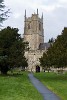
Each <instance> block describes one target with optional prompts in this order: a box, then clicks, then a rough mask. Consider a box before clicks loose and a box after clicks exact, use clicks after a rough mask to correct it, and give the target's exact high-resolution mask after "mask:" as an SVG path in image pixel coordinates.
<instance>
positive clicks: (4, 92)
mask: <svg viewBox="0 0 67 100" xmlns="http://www.w3.org/2000/svg"><path fill="white" fill-rule="evenodd" d="M0 100H43V99H42V97H41V95H40V94H39V93H38V91H37V90H36V89H35V88H34V87H33V85H32V84H31V83H30V81H29V78H28V76H27V73H25V72H23V74H21V75H16V74H15V75H8V76H2V75H0Z"/></svg>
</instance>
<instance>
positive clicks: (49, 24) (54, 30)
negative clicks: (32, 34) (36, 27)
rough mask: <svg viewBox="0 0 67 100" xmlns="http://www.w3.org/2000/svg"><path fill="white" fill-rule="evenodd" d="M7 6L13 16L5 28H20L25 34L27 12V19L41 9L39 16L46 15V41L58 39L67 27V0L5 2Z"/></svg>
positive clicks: (7, 0) (6, 0)
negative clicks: (25, 15) (52, 38)
mask: <svg viewBox="0 0 67 100" xmlns="http://www.w3.org/2000/svg"><path fill="white" fill-rule="evenodd" d="M4 1H5V5H6V6H7V7H8V8H11V12H12V13H11V15H10V17H9V19H8V20H7V21H5V22H4V26H7V25H9V26H12V27H17V28H19V30H20V31H19V32H20V33H21V34H23V32H24V13H25V9H26V10H27V17H30V16H31V14H32V13H34V12H36V10H37V8H38V9H39V15H41V14H42V12H43V15H44V34H45V41H48V39H49V38H51V37H56V36H57V35H58V34H60V33H61V31H62V29H63V28H64V26H67V0H4Z"/></svg>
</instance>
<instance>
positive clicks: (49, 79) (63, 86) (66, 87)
mask: <svg viewBox="0 0 67 100" xmlns="http://www.w3.org/2000/svg"><path fill="white" fill-rule="evenodd" d="M34 75H35V76H36V77H37V78H38V79H39V80H40V81H41V82H42V83H43V84H44V85H45V86H47V87H48V88H49V89H50V90H52V91H53V92H54V93H56V94H57V95H58V96H60V97H61V99H62V100H67V74H65V75H62V74H60V75H58V74H56V73H45V72H41V73H35V74H34Z"/></svg>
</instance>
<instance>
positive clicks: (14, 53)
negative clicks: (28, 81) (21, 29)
mask: <svg viewBox="0 0 67 100" xmlns="http://www.w3.org/2000/svg"><path fill="white" fill-rule="evenodd" d="M27 46H28V43H25V42H24V41H23V39H22V38H21V35H20V34H18V29H17V28H11V27H7V28H5V29H3V30H1V31H0V69H1V73H3V74H6V73H7V71H8V70H10V69H11V68H14V67H20V66H22V67H27V66H28V64H27V60H26V58H25V56H24V53H25V49H26V48H27Z"/></svg>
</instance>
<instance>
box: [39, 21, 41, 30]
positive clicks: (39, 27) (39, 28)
mask: <svg viewBox="0 0 67 100" xmlns="http://www.w3.org/2000/svg"><path fill="white" fill-rule="evenodd" d="M39 30H40V31H41V24H40V23H39Z"/></svg>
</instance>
